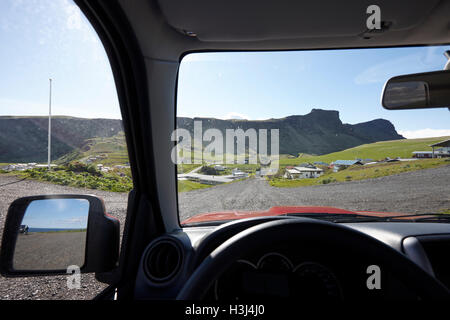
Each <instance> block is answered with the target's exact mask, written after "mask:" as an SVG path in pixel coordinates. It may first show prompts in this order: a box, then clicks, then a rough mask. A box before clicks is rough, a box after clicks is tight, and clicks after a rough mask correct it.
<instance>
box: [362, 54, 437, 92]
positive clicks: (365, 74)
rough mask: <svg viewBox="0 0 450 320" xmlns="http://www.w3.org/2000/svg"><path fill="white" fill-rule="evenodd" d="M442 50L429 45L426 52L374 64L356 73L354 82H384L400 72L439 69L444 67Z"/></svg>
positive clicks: (407, 72)
mask: <svg viewBox="0 0 450 320" xmlns="http://www.w3.org/2000/svg"><path fill="white" fill-rule="evenodd" d="M442 57H443V55H442V52H440V51H439V48H437V47H430V48H428V49H427V50H426V52H418V53H414V54H409V55H405V56H402V57H399V58H395V59H392V60H388V61H386V62H382V63H378V64H375V65H373V66H371V67H369V68H367V69H366V70H364V71H362V72H361V73H360V74H358V75H357V76H356V77H355V79H354V82H355V83H356V84H370V83H384V82H386V81H387V80H388V79H389V78H391V77H393V76H397V75H400V74H411V73H418V72H424V71H425V70H428V71H432V70H435V69H437V70H439V69H441V68H443V67H444V64H442V65H441V64H440V62H441V61H442V59H443V58H442Z"/></svg>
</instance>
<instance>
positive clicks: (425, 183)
mask: <svg viewBox="0 0 450 320" xmlns="http://www.w3.org/2000/svg"><path fill="white" fill-rule="evenodd" d="M449 190H450V166H445V167H441V168H434V169H426V170H419V171H413V172H408V173H402V174H398V175H392V176H386V177H382V178H376V179H370V180H361V181H353V182H343V183H332V184H327V185H320V186H311V187H298V188H276V187H271V186H270V185H268V183H267V182H266V181H265V180H263V179H260V178H255V179H249V180H244V181H241V182H235V183H231V184H226V185H219V186H216V187H214V188H207V189H198V190H194V191H191V192H187V193H182V194H180V195H179V197H178V203H179V210H180V220H181V221H182V220H184V219H186V218H188V217H190V216H192V215H194V214H196V213H202V212H216V211H223V210H266V209H269V208H271V207H273V206H332V207H338V208H342V209H348V210H368V211H370V210H373V211H391V212H404V213H423V212H437V211H439V210H442V209H450V192H449Z"/></svg>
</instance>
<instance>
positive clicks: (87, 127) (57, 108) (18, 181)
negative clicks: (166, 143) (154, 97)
mask: <svg viewBox="0 0 450 320" xmlns="http://www.w3.org/2000/svg"><path fill="white" fill-rule="evenodd" d="M0 40H1V46H0V70H1V71H0V235H2V234H3V227H4V223H5V217H6V214H7V210H8V207H9V205H10V204H11V202H12V201H14V200H15V199H17V198H20V197H24V196H31V195H45V194H94V195H97V196H99V197H101V198H103V199H104V201H105V206H106V210H107V212H108V214H110V215H112V216H114V217H116V218H118V219H119V220H120V223H121V229H122V230H123V225H124V221H125V214H126V206H127V194H128V192H129V191H130V190H131V189H132V177H131V170H130V164H129V162H128V153H127V146H126V143H125V136H124V132H123V126H122V120H121V113H120V108H119V103H118V99H117V93H116V89H115V84H114V80H113V75H112V71H111V66H110V64H109V61H108V58H107V56H106V53H105V50H104V48H103V46H102V44H101V42H100V40H99V38H98V36H97V34H96V33H95V31H94V29H93V28H92V26H91V25H90V24H89V22H88V20H87V19H86V18H85V17H84V16H83V14H82V13H81V11H80V10H79V8H78V7H77V6H76V5H75V4H74V3H73V2H72V1H70V0H56V1H55V0H51V1H39V2H34V1H33V2H31V1H12V0H5V1H1V2H0ZM49 132H50V134H49ZM49 150H50V152H49ZM69 222H70V223H75V222H76V221H69ZM69 222H68V223H69ZM122 230H121V232H122ZM51 231H52V230H50V231H49V232H51ZM24 233H26V236H27V237H33V228H32V226H24ZM34 236H36V234H35V235H34ZM29 243H31V245H32V243H33V242H32V241H31V242H29ZM29 249H30V250H32V248H29ZM67 280H68V276H56V277H30V278H4V277H0V299H1V300H3V299H92V298H93V297H95V296H96V295H97V294H98V293H99V292H100V291H101V290H102V289H104V288H105V287H106V285H105V284H103V283H100V282H98V281H97V280H95V277H94V274H82V275H81V276H80V281H79V285H78V284H75V285H68V281H67Z"/></svg>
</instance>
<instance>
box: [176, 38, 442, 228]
mask: <svg viewBox="0 0 450 320" xmlns="http://www.w3.org/2000/svg"><path fill="white" fill-rule="evenodd" d="M449 49H450V46H432V47H404V48H377V49H354V50H321V51H289V52H221V53H192V54H189V55H187V56H185V57H184V58H183V60H182V62H181V66H180V70H179V79H178V92H177V130H175V132H174V134H173V135H172V140H173V141H174V142H175V144H176V146H175V147H174V150H173V152H172V160H173V161H174V162H176V163H177V172H178V207H179V218H180V222H181V224H193V223H204V222H214V223H215V222H217V223H219V222H224V221H229V220H234V219H239V218H247V217H253V216H267V215H280V214H321V215H323V214H334V215H336V214H349V217H353V216H357V215H358V214H359V215H364V216H377V217H380V216H389V215H391V216H397V215H406V214H409V215H410V214H424V213H449V212H450V199H449V196H448V189H449V178H450V157H449V156H450V145H449V141H448V139H450V125H449V119H450V118H449V115H450V114H449V110H447V109H446V108H443V109H428V110H427V109H417V110H397V111H391V110H386V109H383V107H382V106H381V103H380V98H381V93H382V90H383V86H384V84H385V83H386V81H387V80H388V79H389V78H391V77H394V76H398V75H403V74H412V73H418V72H428V71H436V70H442V69H443V67H444V65H445V63H446V61H447V58H446V57H445V56H444V52H445V51H446V50H449ZM350 214H353V215H350Z"/></svg>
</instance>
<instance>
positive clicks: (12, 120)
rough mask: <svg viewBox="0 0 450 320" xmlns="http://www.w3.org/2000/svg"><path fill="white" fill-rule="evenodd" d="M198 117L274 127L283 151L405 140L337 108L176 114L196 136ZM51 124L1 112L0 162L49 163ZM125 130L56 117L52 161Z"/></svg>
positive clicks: (219, 124)
mask: <svg viewBox="0 0 450 320" xmlns="http://www.w3.org/2000/svg"><path fill="white" fill-rule="evenodd" d="M195 120H202V126H203V132H205V130H207V129H209V128H216V129H219V130H221V132H222V133H223V135H224V137H225V130H226V129H238V128H240V129H243V130H247V129H249V128H254V129H256V130H258V129H268V135H269V136H270V134H269V133H270V129H279V130H280V131H279V135H280V153H281V154H292V155H297V154H298V153H307V154H319V155H320V154H327V153H331V152H335V151H340V150H344V149H348V148H351V147H355V146H358V145H361V144H365V143H371V142H377V141H386V140H396V139H404V137H402V136H401V135H399V134H398V133H397V131H396V130H395V127H394V126H393V125H392V123H391V122H390V121H388V120H385V119H374V120H370V121H366V122H361V123H357V124H344V123H342V121H341V120H340V117H339V111H336V110H323V109H312V110H311V112H310V113H308V114H306V115H291V116H287V117H284V118H272V119H266V120H245V119H227V120H222V119H217V118H188V117H178V118H177V127H178V128H185V129H187V130H189V132H190V133H191V135H192V137H193V124H194V121H195ZM47 128H48V117H46V116H0V162H44V161H46V160H47V136H48V131H47V130H48V129H47ZM121 131H123V127H122V121H121V120H118V119H105V118H91V119H89V118H78V117H70V116H53V117H52V159H57V158H60V157H62V156H63V155H65V154H67V153H69V152H72V151H74V150H76V149H79V148H83V146H85V144H86V140H88V139H92V138H97V137H112V136H115V135H117V134H118V133H119V132H121ZM224 145H225V144H224Z"/></svg>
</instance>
